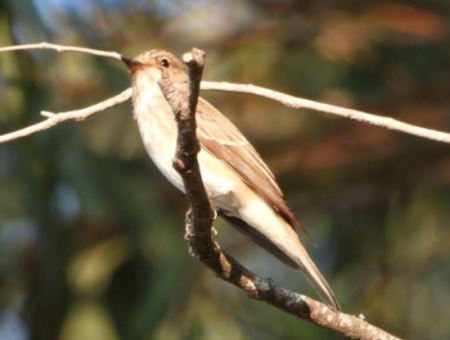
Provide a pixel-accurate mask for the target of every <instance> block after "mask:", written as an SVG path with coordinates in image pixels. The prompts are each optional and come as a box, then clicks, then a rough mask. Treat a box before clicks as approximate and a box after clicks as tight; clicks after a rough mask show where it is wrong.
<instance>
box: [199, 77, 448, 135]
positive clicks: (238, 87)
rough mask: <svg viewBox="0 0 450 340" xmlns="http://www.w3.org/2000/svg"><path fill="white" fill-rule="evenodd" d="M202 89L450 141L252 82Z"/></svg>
mask: <svg viewBox="0 0 450 340" xmlns="http://www.w3.org/2000/svg"><path fill="white" fill-rule="evenodd" d="M201 89H202V90H213V91H225V92H240V93H248V94H254V95H257V96H261V97H266V98H269V99H272V100H275V101H277V102H279V103H281V104H283V105H285V106H288V107H292V108H294V109H301V108H304V109H310V110H314V111H319V112H325V113H328V114H331V115H335V116H340V117H344V118H349V119H352V120H356V121H358V122H362V123H367V124H371V125H376V126H380V127H384V128H386V129H389V130H395V131H400V132H404V133H407V134H410V135H414V136H418V137H423V138H426V139H431V140H434V141H437V142H442V143H450V133H446V132H441V131H436V130H431V129H426V128H422V127H419V126H415V125H411V124H407V123H404V122H401V121H398V120H396V119H393V118H389V117H382V116H376V115H373V114H370V113H366V112H362V111H357V110H352V109H345V108H342V107H338V106H334V105H329V104H324V103H319V102H315V101H312V100H308V99H303V98H297V97H293V96H290V95H287V94H284V93H281V92H276V91H272V90H269V89H265V88H263V87H259V86H255V85H251V84H250V85H243V84H232V83H225V82H222V83H216V82H211V81H203V82H202V84H201Z"/></svg>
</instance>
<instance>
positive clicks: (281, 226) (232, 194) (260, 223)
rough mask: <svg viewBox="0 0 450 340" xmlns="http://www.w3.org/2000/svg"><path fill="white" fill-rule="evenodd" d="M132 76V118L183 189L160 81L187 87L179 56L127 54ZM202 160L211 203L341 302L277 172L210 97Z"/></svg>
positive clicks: (201, 124)
mask: <svg viewBox="0 0 450 340" xmlns="http://www.w3.org/2000/svg"><path fill="white" fill-rule="evenodd" d="M122 59H123V61H124V62H125V63H126V65H127V66H128V68H129V70H130V72H131V75H132V84H133V107H134V117H135V119H136V120H137V123H138V126H139V130H140V134H141V137H142V140H143V142H144V145H145V148H146V150H147V152H148V154H149V155H150V157H151V158H152V160H153V161H154V163H155V164H156V166H157V167H158V168H159V169H160V170H161V172H162V173H163V174H164V176H165V177H167V178H168V180H169V181H170V182H171V183H172V184H173V185H174V186H176V187H177V188H178V189H179V190H181V191H183V192H184V191H185V190H184V186H183V181H182V179H181V177H180V175H179V174H178V173H177V171H175V169H174V168H173V166H172V159H173V157H174V155H175V149H176V139H177V123H176V122H175V118H174V114H173V112H172V109H171V107H170V105H169V103H168V102H167V101H166V99H165V97H164V95H163V93H162V91H161V89H160V87H159V85H158V81H159V80H160V79H161V74H162V70H163V69H167V72H168V75H169V77H170V80H171V81H172V83H173V84H174V87H175V91H186V89H187V82H188V75H187V73H186V71H185V68H184V65H183V64H182V63H181V61H180V60H178V59H177V58H176V57H175V56H174V55H172V54H171V53H169V52H167V51H163V50H153V51H149V52H144V53H142V54H140V55H138V56H137V57H136V58H134V59H129V58H122ZM196 118H197V137H198V140H199V142H200V152H199V154H198V161H199V165H200V171H201V173H202V177H203V182H204V185H205V189H206V191H207V193H208V196H209V198H210V200H211V205H212V207H213V209H215V211H216V212H217V214H218V215H219V216H221V217H222V218H224V219H225V220H226V221H227V222H229V223H230V224H231V225H233V226H234V227H235V228H236V229H237V230H239V231H240V232H242V233H243V234H245V235H247V236H248V237H250V238H251V239H252V240H253V241H254V242H255V243H256V244H258V245H259V246H261V247H263V248H265V249H266V250H267V251H269V252H270V253H272V254H273V255H274V256H276V257H277V258H278V259H280V260H281V261H282V262H284V263H285V264H286V265H288V266H289V267H292V268H294V269H298V270H300V271H302V272H303V273H304V274H305V276H306V277H307V279H308V281H309V282H310V283H311V284H312V286H313V287H314V288H315V290H316V292H317V293H318V294H319V296H320V297H321V299H322V300H323V301H324V302H325V303H326V304H327V305H329V306H330V307H332V308H333V309H335V310H340V307H339V304H338V302H337V300H336V298H335V296H334V294H333V292H332V290H331V288H330V286H329V285H328V283H327V282H326V280H325V279H324V277H323V276H322V274H321V273H320V272H319V270H318V269H317V267H316V266H315V264H314V263H313V262H312V260H311V258H310V257H309V255H308V253H307V252H306V250H305V248H304V246H303V244H302V243H301V241H300V239H299V237H298V235H297V233H296V231H295V228H296V227H298V228H300V229H301V230H303V231H304V232H305V233H306V235H308V233H307V232H306V230H305V229H304V228H303V227H302V226H301V225H300V223H299V222H298V221H297V220H296V219H295V217H294V214H293V213H292V211H291V210H290V209H289V207H288V206H287V204H286V202H285V200H284V198H283V193H282V192H281V190H280V188H279V187H278V185H277V183H276V181H275V177H274V175H273V174H272V172H271V171H270V169H269V168H268V167H267V165H266V164H265V163H264V161H263V160H262V159H261V157H260V155H259V154H258V152H257V151H256V150H255V149H254V148H253V146H252V145H251V144H250V143H249V142H248V141H247V139H246V138H245V137H244V136H243V135H242V133H241V132H240V131H239V130H238V129H237V128H236V127H235V126H234V125H233V123H231V122H230V121H229V120H228V119H227V118H226V117H225V116H223V115H222V114H221V113H220V112H219V111H218V110H217V109H216V108H215V107H214V106H212V105H211V104H210V103H208V102H207V101H206V100H204V99H202V98H199V100H198V105H197V112H196Z"/></svg>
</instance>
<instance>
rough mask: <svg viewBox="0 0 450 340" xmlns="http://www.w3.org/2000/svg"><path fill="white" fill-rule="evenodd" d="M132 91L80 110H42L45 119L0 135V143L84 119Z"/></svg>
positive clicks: (125, 96) (126, 91)
mask: <svg viewBox="0 0 450 340" xmlns="http://www.w3.org/2000/svg"><path fill="white" fill-rule="evenodd" d="M132 93H133V91H132V90H131V88H129V89H126V90H125V91H123V92H122V93H120V94H118V95H117V96H114V97H112V98H109V99H107V100H105V101H103V102H101V103H98V104H95V105H92V106H89V107H87V108H85V109H81V110H75V111H68V112H61V113H58V114H55V113H51V112H48V111H42V112H41V114H42V115H43V116H44V117H48V118H47V119H46V120H44V121H42V122H40V123H37V124H34V125H31V126H28V127H26V128H23V129H20V130H17V131H14V132H10V133H7V134H4V135H2V136H0V144H1V143H6V142H11V141H13V140H16V139H19V138H22V137H26V136H30V135H33V134H35V133H37V132H40V131H44V130H47V129H49V128H51V127H53V126H55V125H58V124H60V123H62V122H65V121H68V120H75V121H81V120H84V119H86V118H87V117H89V116H91V115H93V114H95V113H99V112H102V111H105V110H106V109H109V108H112V107H114V106H117V105H119V104H121V103H123V102H125V101H127V100H128V99H130V98H131V95H132Z"/></svg>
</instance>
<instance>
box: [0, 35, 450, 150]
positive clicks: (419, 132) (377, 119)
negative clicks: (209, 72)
mask: <svg viewBox="0 0 450 340" xmlns="http://www.w3.org/2000/svg"><path fill="white" fill-rule="evenodd" d="M35 49H51V50H55V51H58V52H80V53H88V54H92V55H97V56H102V57H108V58H114V59H119V60H121V57H122V56H121V55H120V54H119V53H117V52H106V51H101V50H95V49H90V48H84V47H74V46H64V45H57V44H50V43H46V42H42V43H38V44H26V45H17V46H7V47H2V48H0V53H2V52H10V51H19V50H35ZM201 89H202V90H213V91H225V92H240V93H248V94H253V95H257V96H262V97H266V98H269V99H272V100H275V101H278V102H279V103H281V104H283V105H286V106H288V107H292V108H297V109H298V108H305V109H311V110H314V111H319V112H325V113H328V114H332V115H336V116H340V117H344V118H348V119H352V120H356V121H359V122H363V123H368V124H371V125H376V126H380V127H384V128H387V129H390V130H394V131H399V132H403V133H407V134H410V135H414V136H418V137H422V138H426V139H430V140H434V141H438V142H443V143H448V144H449V143H450V133H446V132H442V131H436V130H431V129H426V128H422V127H419V126H415V125H411V124H407V123H404V122H401V121H398V120H396V119H393V118H389V117H382V116H376V115H373V114H370V113H366V112H362V111H357V110H352V109H346V108H342V107H338V106H334V105H329V104H324V103H319V102H315V101H312V100H308V99H303V98H298V97H293V96H290V95H287V94H284V93H280V92H276V91H273V90H269V89H265V88H262V87H259V86H255V85H251V84H249V85H244V84H232V83H225V82H221V83H217V82H209V81H203V82H202V83H201ZM130 96H131V94H130ZM128 99H129V97H128V98H125V99H124V101H126V100H128ZM100 104H101V103H99V105H100ZM74 119H76V118H74ZM43 123H44V122H42V123H39V124H38V126H36V125H35V126H30V127H28V128H25V129H23V130H20V131H17V132H18V133H19V132H21V133H22V132H23V131H28V132H27V133H25V134H24V135H22V134H21V133H19V134H18V136H19V137H18V138H20V137H24V136H28V135H30V134H32V133H35V132H38V131H42V130H43V129H44V130H45V129H47V128H48V127H46V125H45V124H43ZM56 124H59V122H58V121H55V122H54V124H53V125H51V126H54V125H56ZM10 135H11V134H8V135H5V136H0V143H1V142H4V141H10V140H12V139H9V138H8V139H6V140H4V139H3V138H4V137H7V136H10Z"/></svg>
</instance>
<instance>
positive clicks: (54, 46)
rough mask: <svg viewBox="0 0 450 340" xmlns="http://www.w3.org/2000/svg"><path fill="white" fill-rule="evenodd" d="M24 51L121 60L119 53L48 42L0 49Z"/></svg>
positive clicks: (4, 50) (1, 50) (2, 50)
mask: <svg viewBox="0 0 450 340" xmlns="http://www.w3.org/2000/svg"><path fill="white" fill-rule="evenodd" d="M23 50H55V51H57V52H79V53H85V54H92V55H96V56H99V57H106V58H113V59H119V60H121V59H120V58H121V55H120V54H119V53H117V52H107V51H101V50H94V49H92V48H85V47H75V46H65V45H57V44H50V43H47V42H41V43H39V44H25V45H16V46H6V47H1V48H0V53H2V52H12V51H23Z"/></svg>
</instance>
